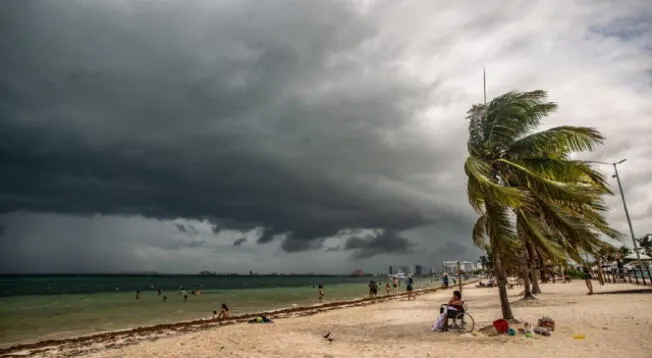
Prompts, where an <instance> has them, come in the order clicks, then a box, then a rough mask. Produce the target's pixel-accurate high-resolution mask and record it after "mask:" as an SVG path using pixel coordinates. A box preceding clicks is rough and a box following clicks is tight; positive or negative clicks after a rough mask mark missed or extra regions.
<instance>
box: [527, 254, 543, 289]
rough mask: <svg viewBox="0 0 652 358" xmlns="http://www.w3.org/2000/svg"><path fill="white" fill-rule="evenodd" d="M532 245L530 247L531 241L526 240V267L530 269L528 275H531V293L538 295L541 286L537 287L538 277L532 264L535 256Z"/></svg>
mask: <svg viewBox="0 0 652 358" xmlns="http://www.w3.org/2000/svg"><path fill="white" fill-rule="evenodd" d="M534 251H535V250H534V247H532V243H531V242H528V243H527V254H528V260H527V261H528V263H527V264H528V269H529V271H530V275H531V276H532V293H533V294H535V295H538V294H539V293H541V287H539V279H538V278H537V268H536V267H535V266H534V265H533V263H534V262H535V257H534Z"/></svg>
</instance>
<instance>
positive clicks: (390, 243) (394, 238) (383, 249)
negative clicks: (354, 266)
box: [344, 230, 414, 259]
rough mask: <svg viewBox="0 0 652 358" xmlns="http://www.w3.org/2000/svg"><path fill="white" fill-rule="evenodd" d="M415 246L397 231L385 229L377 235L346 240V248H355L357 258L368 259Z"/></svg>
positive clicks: (403, 250)
mask: <svg viewBox="0 0 652 358" xmlns="http://www.w3.org/2000/svg"><path fill="white" fill-rule="evenodd" d="M413 246H414V245H413V244H412V243H410V241H408V239H406V238H404V237H402V236H400V235H399V234H398V233H397V232H395V231H392V230H385V231H383V232H381V233H377V234H376V235H365V236H362V237H359V236H358V237H351V238H349V239H348V240H346V243H345V244H344V249H345V250H353V256H354V257H355V258H359V259H366V258H370V257H372V256H374V255H378V254H381V253H405V252H407V251H408V250H409V249H410V248H412V247H413Z"/></svg>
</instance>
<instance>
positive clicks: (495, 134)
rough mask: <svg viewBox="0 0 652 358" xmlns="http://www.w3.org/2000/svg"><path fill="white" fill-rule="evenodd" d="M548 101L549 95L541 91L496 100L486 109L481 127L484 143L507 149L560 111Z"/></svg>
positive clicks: (521, 93) (518, 93)
mask: <svg viewBox="0 0 652 358" xmlns="http://www.w3.org/2000/svg"><path fill="white" fill-rule="evenodd" d="M546 99H547V93H546V92H545V91H541V90H537V91H531V92H516V91H512V92H508V93H505V94H504V95H502V96H500V97H497V98H495V99H493V100H492V101H491V102H490V103H489V105H488V107H487V109H486V111H487V113H486V115H485V119H484V123H483V128H482V133H483V136H484V141H485V142H487V143H492V144H493V145H495V146H497V147H499V148H503V149H507V148H508V147H509V146H510V145H511V143H512V142H514V141H515V140H517V139H518V138H520V137H521V136H523V135H525V134H526V133H528V132H529V131H530V130H532V129H533V128H536V127H537V126H538V125H539V124H540V123H541V119H542V118H544V117H545V116H547V115H548V114H549V113H551V112H554V111H555V110H556V109H557V104H555V103H554V102H546Z"/></svg>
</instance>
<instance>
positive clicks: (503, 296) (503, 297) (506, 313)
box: [494, 252, 514, 320]
mask: <svg viewBox="0 0 652 358" xmlns="http://www.w3.org/2000/svg"><path fill="white" fill-rule="evenodd" d="M499 256H500V253H498V252H497V253H496V254H495V257H494V270H495V274H496V281H497V283H498V296H499V297H500V309H501V310H502V312H503V319H505V320H513V319H514V314H513V313H512V306H511V305H510V303H509V296H507V276H506V275H505V271H504V270H503V265H502V262H501V261H502V260H501V259H500V258H499Z"/></svg>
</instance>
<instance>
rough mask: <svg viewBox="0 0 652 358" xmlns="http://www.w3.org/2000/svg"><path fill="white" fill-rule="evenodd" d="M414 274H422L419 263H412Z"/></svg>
mask: <svg viewBox="0 0 652 358" xmlns="http://www.w3.org/2000/svg"><path fill="white" fill-rule="evenodd" d="M414 274H415V275H417V276H418V275H423V267H422V266H421V265H414Z"/></svg>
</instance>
